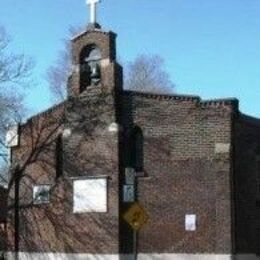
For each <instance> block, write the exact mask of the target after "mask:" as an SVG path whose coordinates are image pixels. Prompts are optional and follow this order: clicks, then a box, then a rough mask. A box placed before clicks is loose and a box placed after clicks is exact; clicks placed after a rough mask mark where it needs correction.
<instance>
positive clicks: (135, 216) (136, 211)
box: [123, 202, 148, 231]
mask: <svg viewBox="0 0 260 260" xmlns="http://www.w3.org/2000/svg"><path fill="white" fill-rule="evenodd" d="M123 218H124V220H125V221H126V222H127V223H128V224H129V225H130V226H131V227H132V228H133V229H134V230H135V231H138V230H139V229H140V228H141V227H142V226H143V225H144V224H145V223H146V222H147V221H148V215H147V213H146V211H145V210H144V209H143V208H142V207H141V206H140V205H139V203H137V202H135V203H134V204H133V205H132V206H131V207H130V208H129V209H128V210H127V211H126V213H125V214H124V215H123Z"/></svg>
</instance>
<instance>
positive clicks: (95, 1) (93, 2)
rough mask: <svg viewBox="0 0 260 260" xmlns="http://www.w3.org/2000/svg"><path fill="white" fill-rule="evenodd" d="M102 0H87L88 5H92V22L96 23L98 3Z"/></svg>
mask: <svg viewBox="0 0 260 260" xmlns="http://www.w3.org/2000/svg"><path fill="white" fill-rule="evenodd" d="M100 2H101V0H87V5H89V6H90V23H96V17H97V13H96V10H97V4H98V3H100Z"/></svg>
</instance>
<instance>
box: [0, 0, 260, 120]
mask: <svg viewBox="0 0 260 260" xmlns="http://www.w3.org/2000/svg"><path fill="white" fill-rule="evenodd" d="M259 14H260V1H259V0H161V1H159V0H102V3H101V4H100V5H99V9H98V20H99V22H100V23H101V25H102V26H103V28H104V29H108V30H113V31H115V32H116V33H117V34H118V41H117V43H118V56H119V58H120V60H121V61H123V62H127V61H131V60H133V59H134V58H135V57H136V56H137V55H138V54H142V53H148V54H149V53H153V54H159V55H161V56H162V57H163V58H164V59H165V62H166V68H167V70H168V72H169V73H170V75H171V78H172V80H173V81H174V82H175V84H176V86H177V88H176V91H177V92H178V93H181V94H195V95H200V96H201V97H202V98H203V99H210V98H225V97H237V98H238V99H239V100H240V109H241V110H242V112H244V113H247V114H251V115H253V116H257V117H260V102H259V100H260V91H259V87H260V15H259ZM87 21H88V8H87V6H86V4H85V0H77V1H75V0H73V1H72V0H45V1H36V0H26V1H24V0H1V5H0V24H2V25H4V26H5V27H6V29H7V31H8V32H9V33H10V34H11V36H12V38H13V47H14V48H16V49H17V50H19V51H22V52H24V53H25V54H27V55H30V56H32V57H33V58H34V59H35V60H36V68H35V70H34V74H33V75H34V76H33V77H34V82H35V86H34V87H33V88H31V89H30V90H27V92H28V96H27V98H26V103H27V104H28V106H29V107H30V108H31V109H32V111H33V113H35V112H38V111H41V110H43V109H46V108H47V107H48V106H50V104H51V103H50V95H49V93H48V88H47V82H46V81H45V79H44V76H45V74H46V69H47V68H48V67H49V66H50V65H51V64H52V63H53V62H54V61H55V59H56V57H57V54H58V52H59V50H60V49H62V47H63V42H62V39H63V38H64V37H66V35H67V31H68V28H69V27H70V26H71V25H72V26H77V25H79V26H82V25H84V24H86V23H87Z"/></svg>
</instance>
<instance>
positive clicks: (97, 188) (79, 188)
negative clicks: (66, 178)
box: [73, 178, 107, 213]
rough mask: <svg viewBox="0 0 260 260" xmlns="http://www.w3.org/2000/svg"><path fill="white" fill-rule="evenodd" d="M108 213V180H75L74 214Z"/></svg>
mask: <svg viewBox="0 0 260 260" xmlns="http://www.w3.org/2000/svg"><path fill="white" fill-rule="evenodd" d="M84 212H107V178H92V179H84V180H75V181H74V183H73V213H84Z"/></svg>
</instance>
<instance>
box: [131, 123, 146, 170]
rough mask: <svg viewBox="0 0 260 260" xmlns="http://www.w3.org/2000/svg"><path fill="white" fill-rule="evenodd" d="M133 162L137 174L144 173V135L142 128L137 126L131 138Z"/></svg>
mask: <svg viewBox="0 0 260 260" xmlns="http://www.w3.org/2000/svg"><path fill="white" fill-rule="evenodd" d="M131 146H132V149H131V150H132V152H131V161H132V166H133V167H134V168H135V170H136V171H137V172H142V171H143V161H144V155H143V133H142V130H141V128H140V127H138V126H135V127H134V129H133V133H132V138H131Z"/></svg>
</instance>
